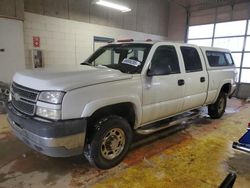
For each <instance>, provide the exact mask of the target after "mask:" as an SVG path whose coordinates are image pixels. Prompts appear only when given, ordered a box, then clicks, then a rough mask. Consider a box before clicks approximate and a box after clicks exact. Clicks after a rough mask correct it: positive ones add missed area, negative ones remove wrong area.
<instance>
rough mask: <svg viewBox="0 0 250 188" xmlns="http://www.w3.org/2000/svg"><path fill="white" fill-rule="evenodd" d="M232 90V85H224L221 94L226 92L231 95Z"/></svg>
mask: <svg viewBox="0 0 250 188" xmlns="http://www.w3.org/2000/svg"><path fill="white" fill-rule="evenodd" d="M230 90H231V84H229V83H227V84H224V85H223V86H222V88H221V92H224V93H226V94H229V92H230Z"/></svg>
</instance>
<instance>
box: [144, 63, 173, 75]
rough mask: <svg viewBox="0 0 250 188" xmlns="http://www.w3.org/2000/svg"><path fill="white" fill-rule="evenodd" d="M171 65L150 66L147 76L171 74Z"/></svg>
mask: <svg viewBox="0 0 250 188" xmlns="http://www.w3.org/2000/svg"><path fill="white" fill-rule="evenodd" d="M171 73H172V71H171V67H170V66H168V65H166V64H165V65H164V64H158V65H156V66H151V68H149V69H148V71H147V76H149V77H152V76H160V75H169V74H171Z"/></svg>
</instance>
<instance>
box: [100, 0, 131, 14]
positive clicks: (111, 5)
mask: <svg viewBox="0 0 250 188" xmlns="http://www.w3.org/2000/svg"><path fill="white" fill-rule="evenodd" d="M96 4H97V5H101V6H105V7H109V8H113V9H116V10H120V11H121V12H129V11H131V9H130V8H128V7H126V6H123V5H119V4H116V3H112V2H108V1H103V0H99V1H97V2H96Z"/></svg>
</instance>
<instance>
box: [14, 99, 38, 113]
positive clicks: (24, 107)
mask: <svg viewBox="0 0 250 188" xmlns="http://www.w3.org/2000/svg"><path fill="white" fill-rule="evenodd" d="M12 104H13V105H14V107H15V108H16V109H17V110H19V111H20V112H23V113H25V114H27V115H34V113H35V105H34V104H29V103H27V102H24V101H22V100H18V101H17V100H15V98H12Z"/></svg>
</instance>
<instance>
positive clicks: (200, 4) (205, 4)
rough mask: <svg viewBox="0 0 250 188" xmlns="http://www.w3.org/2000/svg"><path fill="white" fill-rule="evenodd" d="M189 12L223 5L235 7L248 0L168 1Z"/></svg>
mask: <svg viewBox="0 0 250 188" xmlns="http://www.w3.org/2000/svg"><path fill="white" fill-rule="evenodd" d="M171 1H172V2H175V3H177V4H179V5H180V6H183V7H185V8H190V10H191V11H198V10H204V9H210V8H215V7H220V6H225V5H232V6H233V5H235V4H239V3H245V2H249V0H170V2H171Z"/></svg>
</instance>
